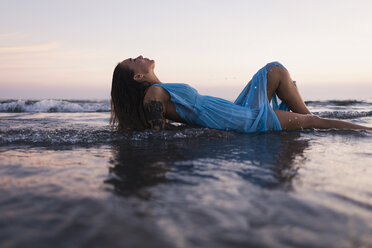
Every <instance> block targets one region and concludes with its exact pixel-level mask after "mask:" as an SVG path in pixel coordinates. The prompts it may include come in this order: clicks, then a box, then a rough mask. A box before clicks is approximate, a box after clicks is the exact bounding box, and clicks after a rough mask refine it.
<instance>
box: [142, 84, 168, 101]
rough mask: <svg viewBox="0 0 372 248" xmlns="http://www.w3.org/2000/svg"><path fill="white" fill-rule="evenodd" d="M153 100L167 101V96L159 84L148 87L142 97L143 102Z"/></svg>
mask: <svg viewBox="0 0 372 248" xmlns="http://www.w3.org/2000/svg"><path fill="white" fill-rule="evenodd" d="M154 99H156V100H162V101H167V100H169V94H168V92H167V91H166V90H165V89H164V88H163V87H161V86H160V85H159V84H155V85H152V86H150V87H149V88H148V89H147V91H146V94H145V97H144V101H148V100H154Z"/></svg>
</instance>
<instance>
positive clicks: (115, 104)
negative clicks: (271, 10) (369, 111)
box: [110, 56, 372, 133]
mask: <svg viewBox="0 0 372 248" xmlns="http://www.w3.org/2000/svg"><path fill="white" fill-rule="evenodd" d="M154 67H155V62H154V60H150V59H147V58H143V57H142V56H139V57H137V58H135V59H132V58H129V59H126V60H124V61H123V62H121V63H120V64H118V65H117V66H116V68H115V70H114V74H113V78H112V88H111V121H110V122H111V123H112V124H113V125H114V126H116V127H117V128H118V129H119V130H126V129H132V130H143V129H146V128H152V129H157V130H163V129H165V126H166V123H167V120H168V119H169V120H172V121H175V122H182V123H188V124H196V125H200V126H204V127H209V128H215V129H222V130H235V131H239V132H246V133H249V132H257V131H269V130H296V129H305V128H340V129H365V130H372V128H369V127H365V126H361V125H357V124H353V123H350V122H345V121H339V120H332V119H325V118H320V117H318V116H315V115H312V114H311V112H310V111H309V109H308V108H307V107H306V105H305V103H304V101H303V100H302V98H301V96H300V94H299V92H298V90H297V87H296V86H295V84H294V83H293V81H292V79H291V77H290V76H289V73H288V71H287V70H286V69H285V68H284V66H282V65H281V64H280V63H278V62H273V63H269V64H267V65H266V66H265V67H263V68H262V69H260V70H259V71H258V72H257V73H256V74H255V75H254V76H253V78H252V80H251V81H250V82H249V83H248V85H247V86H246V87H245V88H244V90H243V91H242V93H241V94H240V95H239V97H238V98H237V99H236V100H235V102H234V103H232V102H230V101H227V100H224V99H221V98H218V97H212V96H202V95H199V94H198V92H197V91H196V90H195V89H193V88H191V87H190V86H188V85H187V84H168V83H162V82H161V81H160V80H159V79H158V78H157V76H156V75H155V73H154ZM277 96H278V97H279V98H280V99H281V100H282V103H281V104H280V105H278V103H277ZM271 101H272V105H273V106H271V105H270V102H271Z"/></svg>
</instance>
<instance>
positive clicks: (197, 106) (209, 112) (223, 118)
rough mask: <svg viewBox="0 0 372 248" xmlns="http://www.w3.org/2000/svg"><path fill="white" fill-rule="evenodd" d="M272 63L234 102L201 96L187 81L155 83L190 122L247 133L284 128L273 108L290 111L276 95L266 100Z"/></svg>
mask: <svg viewBox="0 0 372 248" xmlns="http://www.w3.org/2000/svg"><path fill="white" fill-rule="evenodd" d="M273 66H280V67H283V68H284V66H283V65H281V64H280V63H278V62H272V63H269V64H267V65H266V66H264V67H263V68H262V69H260V70H259V71H258V72H257V73H256V74H255V75H254V76H253V78H252V79H251V81H249V83H248V84H247V86H246V87H245V88H244V89H243V91H242V92H241V93H240V95H239V96H238V98H237V99H236V100H235V102H230V101H227V100H225V99H222V98H218V97H212V96H204V95H200V94H199V93H198V92H197V91H196V90H195V89H194V88H192V87H190V86H189V85H187V84H178V83H177V84H172V83H170V84H168V83H167V84H156V86H161V87H162V88H163V89H165V90H166V91H167V92H168V93H169V95H170V97H171V101H172V102H173V103H174V105H175V107H176V111H177V113H178V114H179V115H180V116H181V118H182V119H184V120H185V121H186V123H189V124H197V125H200V126H204V127H210V128H215V129H222V130H234V131H238V132H244V133H252V132H257V131H258V132H264V131H270V130H276V131H279V130H282V129H281V126H280V123H279V120H278V118H277V117H276V115H275V112H274V111H273V109H282V110H289V109H288V107H287V106H286V105H285V103H284V102H282V103H281V104H278V100H277V96H276V95H275V94H274V95H273V97H272V104H273V106H271V105H270V103H269V101H268V99H267V72H268V71H269V70H270V69H271V68H272V67H273Z"/></svg>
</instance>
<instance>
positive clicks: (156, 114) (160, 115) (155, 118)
mask: <svg viewBox="0 0 372 248" xmlns="http://www.w3.org/2000/svg"><path fill="white" fill-rule="evenodd" d="M144 111H145V116H146V119H147V121H148V122H149V123H150V125H151V128H153V129H156V130H163V129H164V127H165V118H164V114H165V113H164V109H163V103H162V102H160V101H154V100H153V101H150V102H148V103H145V105H144Z"/></svg>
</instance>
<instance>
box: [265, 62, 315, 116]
mask: <svg viewBox="0 0 372 248" xmlns="http://www.w3.org/2000/svg"><path fill="white" fill-rule="evenodd" d="M274 93H276V94H277V95H278V97H279V98H280V100H282V101H284V102H285V103H286V104H287V106H288V107H289V108H290V109H291V110H292V111H293V112H295V113H299V114H311V112H310V110H309V109H308V108H307V107H306V105H305V103H304V101H303V100H302V97H301V95H300V93H299V92H298V90H297V87H296V86H295V85H294V84H293V80H292V79H291V77H290V76H289V73H288V71H287V70H286V69H285V68H282V67H280V66H273V67H272V68H271V69H270V70H269V72H268V73H267V98H268V99H269V101H271V98H272V96H273V94H274Z"/></svg>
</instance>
